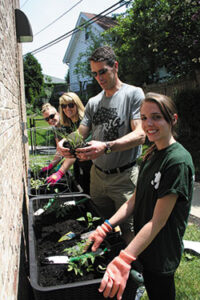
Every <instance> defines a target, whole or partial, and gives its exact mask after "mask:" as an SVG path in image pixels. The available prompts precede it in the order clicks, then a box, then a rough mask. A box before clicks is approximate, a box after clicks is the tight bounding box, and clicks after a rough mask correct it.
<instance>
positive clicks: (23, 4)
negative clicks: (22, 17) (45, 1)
mask: <svg viewBox="0 0 200 300" xmlns="http://www.w3.org/2000/svg"><path fill="white" fill-rule="evenodd" d="M28 1H29V0H26V1H25V2H24V3H23V4H22V6H21V7H20V8H22V7H24V5H25V4H26V3H27V2H28Z"/></svg>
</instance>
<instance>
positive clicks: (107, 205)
mask: <svg viewBox="0 0 200 300" xmlns="http://www.w3.org/2000/svg"><path fill="white" fill-rule="evenodd" d="M138 173H139V167H138V166H137V165H134V166H133V167H131V168H129V169H127V170H125V171H123V172H122V173H117V174H105V173H103V172H102V171H100V170H99V169H97V168H96V167H95V165H93V166H92V168H91V173H90V174H91V175H90V196H91V199H92V201H93V202H94V204H95V206H96V208H97V211H98V212H99V214H100V215H101V216H102V217H103V218H104V219H109V218H110V217H111V216H113V215H114V213H115V212H116V211H117V210H118V209H119V208H120V206H121V205H122V204H124V202H125V201H127V200H128V199H129V198H130V197H131V196H132V194H133V193H134V190H135V186H136V183H137V178H138ZM120 227H121V230H122V234H123V235H124V238H125V235H127V234H129V233H133V231H134V229H133V217H129V218H128V219H127V220H126V221H125V222H124V223H123V224H121V225H120ZM132 237H133V235H132ZM125 239H126V238H125ZM126 240H128V239H126Z"/></svg>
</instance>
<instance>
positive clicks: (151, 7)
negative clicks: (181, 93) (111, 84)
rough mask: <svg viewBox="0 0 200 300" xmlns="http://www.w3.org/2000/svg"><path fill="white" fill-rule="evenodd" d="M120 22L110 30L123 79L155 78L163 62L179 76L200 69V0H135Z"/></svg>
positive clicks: (174, 75) (149, 81)
mask: <svg viewBox="0 0 200 300" xmlns="http://www.w3.org/2000/svg"><path fill="white" fill-rule="evenodd" d="M118 22H119V25H117V26H115V27H114V28H111V29H110V30H109V34H111V35H112V36H113V37H114V38H115V39H114V44H113V47H114V49H115V52H116V54H117V56H118V60H119V62H120V77H121V78H122V79H123V80H125V81H127V82H130V83H131V82H134V83H137V84H142V83H144V82H146V83H147V84H149V83H152V82H156V81H157V80H158V72H157V71H158V68H161V67H163V66H165V67H166V69H167V72H168V74H170V75H171V77H176V78H177V77H180V76H185V75H187V74H192V75H193V76H195V74H196V72H197V71H198V70H199V69H200V54H199V53H200V1H199V0H198V1H193V0H183V1H180V0H135V1H134V2H133V3H132V7H131V8H130V9H128V10H127V12H126V14H124V15H122V16H119V17H118Z"/></svg>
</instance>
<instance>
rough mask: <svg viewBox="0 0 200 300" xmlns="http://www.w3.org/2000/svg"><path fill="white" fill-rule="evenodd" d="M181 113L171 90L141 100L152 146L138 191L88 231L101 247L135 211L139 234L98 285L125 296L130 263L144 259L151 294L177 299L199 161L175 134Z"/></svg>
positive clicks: (151, 296) (153, 299)
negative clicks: (178, 273) (178, 274)
mask: <svg viewBox="0 0 200 300" xmlns="http://www.w3.org/2000/svg"><path fill="white" fill-rule="evenodd" d="M177 119H178V116H177V113H176V108H175V106H174V103H173V101H172V100H171V99H170V98H168V97H167V96H164V95H161V94H156V93H148V94H147V95H146V97H145V99H144V100H143V102H142V104H141V120H142V127H143V130H144V131H145V133H146V135H147V137H148V139H149V141H150V142H152V146H151V147H150V148H149V150H148V152H147V153H146V155H145V156H144V158H143V162H142V165H141V167H140V173H139V177H138V183H137V187H136V191H135V193H134V194H133V196H132V197H131V199H130V200H128V201H127V202H126V203H124V204H123V205H122V206H121V207H120V209H119V210H118V211H117V212H116V213H115V214H114V215H113V216H112V217H111V218H110V219H109V220H106V221H105V222H104V224H102V225H101V226H99V227H97V229H96V231H95V232H94V233H92V234H91V235H90V237H89V240H90V241H93V242H94V244H93V246H92V251H96V249H97V248H98V247H99V245H100V244H101V242H102V241H103V239H104V238H105V237H106V234H107V233H108V232H109V231H111V230H112V228H113V227H115V226H116V225H119V224H121V223H123V222H124V220H125V219H126V218H127V217H129V216H130V215H132V214H133V216H134V229H135V237H134V238H133V240H132V241H131V242H130V243H129V245H128V246H127V247H126V248H125V249H124V250H122V251H121V252H120V254H119V256H117V257H116V258H114V259H113V260H112V262H111V263H110V264H109V265H108V266H107V270H106V272H105V275H104V277H103V279H102V282H101V285H100V288H99V291H100V292H103V294H104V297H114V295H116V294H117V299H118V300H119V299H122V294H123V291H124V289H125V286H126V282H127V279H128V277H129V272H130V269H131V263H132V262H133V261H134V260H136V259H139V261H140V262H141V263H142V266H143V277H144V284H145V287H146V290H147V294H148V296H149V299H150V300H160V299H162V300H174V299H175V283H174V273H175V271H176V269H177V267H178V265H179V263H180V259H181V254H182V251H183V242H182V239H183V235H184V232H185V229H186V225H187V220H188V216H189V211H190V206H191V200H192V192H193V182H194V166H193V162H192V158H191V155H190V154H189V153H188V151H187V150H186V149H185V148H184V147H183V146H182V145H181V144H179V143H178V142H177V141H176V140H175V126H176V124H177Z"/></svg>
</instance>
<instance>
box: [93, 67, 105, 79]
mask: <svg viewBox="0 0 200 300" xmlns="http://www.w3.org/2000/svg"><path fill="white" fill-rule="evenodd" d="M107 71H108V69H107V68H104V69H101V70H99V71H97V72H91V74H92V76H93V77H97V75H103V74H106V72H107Z"/></svg>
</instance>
